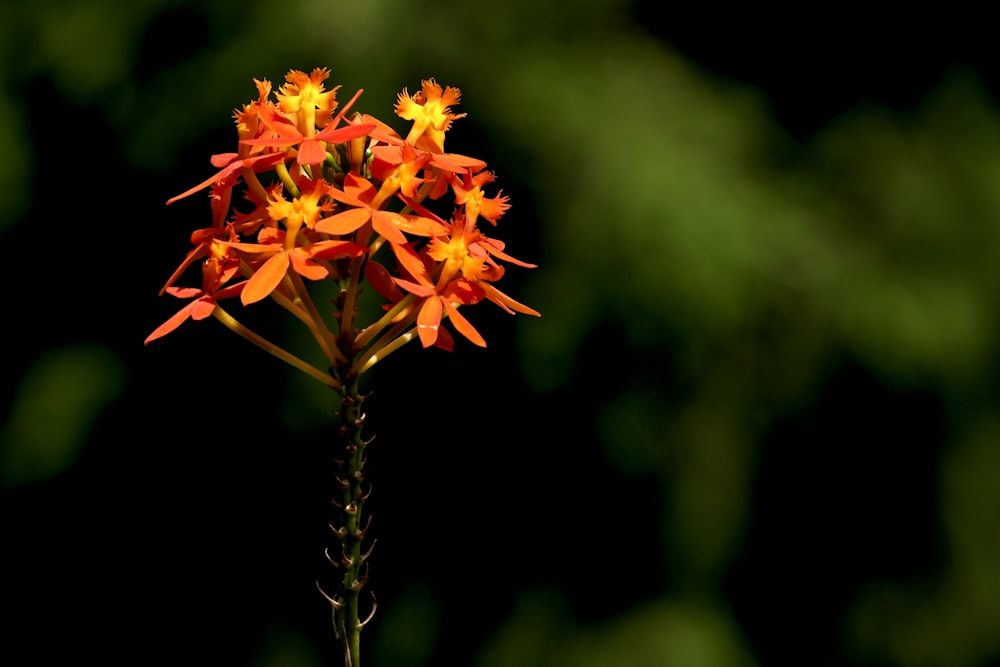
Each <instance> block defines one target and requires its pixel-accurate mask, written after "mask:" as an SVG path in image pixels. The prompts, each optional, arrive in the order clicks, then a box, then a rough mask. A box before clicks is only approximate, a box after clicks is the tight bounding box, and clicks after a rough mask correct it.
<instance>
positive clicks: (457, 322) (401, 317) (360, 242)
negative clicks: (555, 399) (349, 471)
mask: <svg viewBox="0 0 1000 667" xmlns="http://www.w3.org/2000/svg"><path fill="white" fill-rule="evenodd" d="M328 77H329V71H328V70H326V69H319V68H317V69H315V70H313V71H312V73H311V74H308V75H307V74H306V73H304V72H300V71H295V70H293V71H291V72H289V73H288V74H287V75H286V76H285V84H284V85H282V86H280V87H279V88H278V90H277V91H274V92H273V99H272V86H271V83H270V82H268V81H267V80H263V81H257V80H255V83H256V85H257V99H255V100H254V101H252V102H250V103H249V104H246V105H244V106H243V107H242V108H240V109H237V110H236V111H235V112H234V118H235V121H236V129H237V133H238V136H239V144H238V148H237V152H235V153H220V154H217V155H213V156H212V158H211V161H212V164H213V165H214V166H215V167H216V168H217V169H218V171H217V172H216V173H215V174H214V175H213V176H211V177H210V178H208V179H207V180H205V181H204V182H202V183H200V184H199V185H196V186H195V187H193V188H191V189H190V190H188V191H186V192H184V193H182V194H180V195H177V196H176V197H173V198H172V199H170V200H169V201H168V202H167V204H170V203H172V202H175V201H177V200H179V199H182V198H184V197H187V196H189V195H191V194H194V193H196V192H199V191H202V190H206V189H207V190H208V191H209V200H210V204H211V212H212V224H211V226H210V227H205V228H202V229H198V230H195V231H194V232H193V233H192V235H191V243H192V245H193V247H192V249H191V250H190V252H188V254H187V257H186V258H185V259H184V261H183V262H182V263H181V265H180V266H179V267H178V268H177V270H176V271H174V273H173V275H171V277H170V278H169V280H167V283H166V285H164V287H163V290H161V294H162V293H163V292H167V293H169V294H171V295H172V296H175V297H179V298H181V299H186V300H188V301H187V304H186V305H185V306H184V307H183V308H182V309H181V310H180V311H179V312H177V313H176V314H175V315H174V316H172V317H171V318H169V319H168V320H167V321H166V322H164V323H163V324H162V325H160V326H159V327H158V328H157V329H156V330H155V331H153V332H152V333H151V334H150V335H149V337H148V338H147V339H146V342H147V343H148V342H150V341H152V340H155V339H157V338H160V337H162V336H164V335H166V334H168V333H170V332H171V331H173V330H174V329H176V328H177V327H178V326H180V325H181V324H182V323H184V322H185V321H187V320H188V319H194V320H201V319H205V318H207V317H209V316H210V315H211V316H214V317H216V318H217V319H218V320H220V321H222V322H223V323H224V324H226V326H228V327H230V328H231V329H233V330H234V331H236V332H237V333H239V334H240V335H242V336H244V337H245V338H247V339H248V340H250V341H251V342H253V343H255V344H257V345H259V346H261V347H262V348H264V349H266V350H268V351H269V352H271V353H272V354H275V355H276V356H278V357H280V358H282V359H284V360H285V361H288V362H289V363H291V364H293V365H295V366H297V367H299V368H301V369H302V370H304V371H305V372H307V373H309V374H310V375H313V376H314V377H316V378H317V379H319V380H321V381H323V382H325V383H326V384H329V385H330V386H333V387H338V386H340V382H341V380H343V379H344V378H345V377H347V376H348V375H353V376H355V377H356V376H357V375H359V374H360V373H362V372H364V371H365V370H367V369H368V368H370V367H371V366H372V365H373V364H374V363H376V362H377V361H378V360H380V359H382V358H384V357H385V356H386V355H387V354H389V353H390V352H392V351H393V350H395V349H398V348H399V347H400V346H402V345H403V344H404V343H406V342H408V341H410V340H413V339H415V338H418V339H419V340H420V341H421V343H422V344H423V346H424V347H429V346H432V345H433V346H437V347H441V348H444V349H449V350H450V349H451V348H452V347H453V344H454V343H453V338H452V336H451V334H450V333H449V331H448V329H446V328H445V327H444V326H443V324H444V321H445V320H448V321H450V322H451V325H452V326H453V327H454V329H455V330H456V331H458V333H460V334H461V335H462V336H464V337H465V338H467V339H468V340H470V341H472V342H473V343H475V344H476V345H480V346H485V345H486V342H485V340H484V339H483V337H482V335H480V333H479V332H478V331H477V330H476V328H475V327H474V326H473V325H472V324H471V323H470V322H469V321H468V320H467V319H466V317H465V316H464V315H463V314H462V313H461V312H460V309H461V308H462V307H463V306H468V305H472V304H476V303H479V302H480V301H483V300H489V301H492V302H494V303H495V304H497V305H498V306H500V307H501V308H503V309H504V310H506V311H508V312H510V313H514V312H520V313H526V314H530V315H538V312H537V311H535V310H533V309H531V308H529V307H528V306H525V305H523V304H521V303H519V302H517V301H515V300H514V299H512V298H511V297H509V296H508V295H506V294H504V293H503V292H501V291H500V290H499V289H497V287H496V286H495V283H496V282H497V281H498V280H499V279H500V278H501V277H502V276H503V274H504V267H503V266H502V265H501V264H500V263H499V262H500V261H502V262H507V263H511V264H516V265H519V266H523V267H529V268H531V267H533V266H534V265H533V264H528V263H525V262H522V261H519V260H517V259H514V258H513V257H511V256H510V255H508V254H506V252H505V251H504V244H503V243H502V242H501V241H498V240H496V239H493V238H490V237H488V236H486V235H485V234H484V233H483V231H482V230H481V227H482V225H483V221H484V220H485V221H486V222H487V223H489V225H491V226H496V224H497V220H498V219H499V218H500V217H501V216H502V215H503V214H504V212H505V211H506V210H507V209H508V199H507V197H505V196H503V195H502V193H501V192H500V191H498V192H497V193H496V194H495V195H493V196H488V194H487V190H488V189H489V185H490V184H491V183H492V182H493V180H494V178H495V177H494V175H493V173H491V172H489V171H486V170H485V167H486V163H485V162H483V161H482V160H478V159H475V158H471V157H467V156H464V155H458V154H455V153H446V152H445V150H444V140H445V133H446V132H447V131H448V129H449V128H450V126H451V124H452V121H454V120H455V119H458V118H462V117H463V116H465V114H456V113H453V112H452V107H454V106H455V105H456V104H457V103H458V102H459V98H460V93H459V91H458V89H456V88H451V87H447V88H444V89H442V87H441V86H440V85H438V84H437V83H436V82H435V81H434V80H433V79H431V80H427V81H423V82H422V85H421V90H420V91H419V92H417V93H415V94H414V95H412V96H411V95H410V94H409V93H408V92H407V91H406V89H404V90H403V92H402V93H400V95H399V97H398V100H397V103H396V105H395V112H396V115H398V116H399V117H400V118H402V119H404V120H407V121H411V122H412V126H411V127H410V130H409V132H408V133H407V134H406V136H405V137H402V136H401V135H400V134H398V133H397V132H396V131H395V130H393V129H392V128H391V127H390V126H389V125H387V124H386V123H383V122H382V121H380V120H378V119H377V118H375V117H373V116H370V115H367V114H362V113H358V112H354V113H352V114H351V115H350V116H348V112H350V111H351V110H352V107H353V106H354V104H355V102H356V101H357V100H358V98H359V96H360V95H361V91H360V90H359V91H358V92H357V93H356V94H355V95H354V96H353V97H352V98H351V99H350V100H349V101H348V102H347V103H346V104H344V105H343V106H342V107H340V108H339V110H338V103H337V100H336V95H337V91H338V90H339V86H337V87H334V88H333V89H331V90H327V89H326V88H325V86H324V82H325V81H326V79H327V78H328ZM335 112H336V113H335ZM449 202H450V203H449ZM435 210H437V211H439V212H442V213H443V214H444V215H446V216H450V217H447V218H445V217H440V216H439V215H438V214H437V213H435V212H434V211H435ZM445 211H446V212H445ZM195 263H200V265H201V287H200V288H195V287H178V286H175V282H177V281H178V280H179V279H180V278H181V277H182V276H183V275H184V274H185V272H186V271H187V269H188V268H189V267H191V266H193V265H194V264H195ZM324 280H333V281H335V282H336V284H337V290H336V294H337V297H336V299H335V300H334V302H333V305H334V307H333V311H332V313H328V314H326V315H324V314H323V313H322V312H321V311H320V309H319V308H317V306H316V304H315V303H314V302H313V300H312V298H311V296H310V292H309V288H308V287H307V286H308V285H309V283H310V282H315V281H324ZM363 282H367V283H368V284H369V285H370V286H371V288H372V289H373V290H375V291H376V292H377V293H378V294H379V295H381V297H383V298H384V300H385V303H384V305H383V311H384V312H383V314H382V316H381V317H380V318H379V319H377V320H376V321H374V322H372V323H370V324H367V325H366V326H359V325H358V324H357V323H356V322H355V316H356V314H357V312H358V308H357V299H358V295H359V293H360V289H361V284H362V283H363ZM236 297H239V300H240V302H241V303H242V304H243V305H244V306H247V305H250V304H253V303H257V302H259V301H262V300H265V299H270V300H272V301H274V302H276V303H277V304H278V305H280V306H281V307H283V308H284V309H285V310H287V311H288V312H290V313H291V314H292V315H294V316H295V317H296V318H297V319H299V320H301V321H302V322H303V323H304V324H305V325H306V326H307V327H309V329H310V331H311V333H312V335H313V337H314V339H315V340H316V342H317V344H318V345H319V347H320V348H321V349H322V351H323V353H324V354H325V355H326V357H327V359H328V361H329V367H330V369H333V370H332V371H331V373H332V374H331V373H328V372H325V371H322V370H320V369H317V368H315V367H314V366H311V365H310V364H307V363H306V362H304V361H302V360H301V359H299V358H298V357H295V356H294V355H291V354H290V353H288V352H286V351H285V350H283V349H281V348H280V347H278V346H276V345H274V344H272V343H270V342H269V341H267V340H266V339H264V338H263V337H261V336H259V335H258V334H256V333H254V332H252V331H251V330H249V329H248V328H247V327H245V326H244V325H242V324H241V323H240V322H238V321H237V320H236V319H235V318H234V317H233V316H232V315H231V314H230V313H229V312H228V311H226V310H225V309H224V308H223V306H222V305H221V304H222V302H223V301H225V300H227V299H235V298H236ZM327 318H330V319H331V320H332V326H331V324H330V323H328V322H327Z"/></svg>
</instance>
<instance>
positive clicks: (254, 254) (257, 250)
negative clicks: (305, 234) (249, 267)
mask: <svg viewBox="0 0 1000 667" xmlns="http://www.w3.org/2000/svg"><path fill="white" fill-rule="evenodd" d="M289 238H290V236H288V235H287V234H286V233H285V231H284V230H281V229H275V228H273V227H265V228H263V229H261V230H260V233H259V234H258V236H257V240H258V243H232V242H230V243H227V244H226V245H228V246H229V247H231V248H233V249H234V250H237V251H239V252H240V253H244V254H246V255H249V256H250V257H251V260H250V261H251V263H252V264H257V265H258V266H257V269H256V270H255V271H254V274H253V275H252V276H251V277H250V279H249V280H248V281H247V286H246V289H244V290H243V292H242V293H241V294H240V301H242V302H243V305H244V306H248V305H250V304H251V303H256V302H257V301H260V300H261V299H263V298H265V297H266V296H268V295H269V294H270V293H271V292H273V291H274V290H275V289H277V287H278V285H279V284H281V281H282V279H283V278H284V277H285V275H286V274H287V273H288V267H289V266H291V267H292V270H293V271H295V273H297V274H299V275H300V276H302V277H304V278H308V279H309V280H322V279H323V278H326V277H327V276H328V275H330V271H329V269H327V268H326V267H325V266H323V265H322V264H320V263H319V262H318V261H317V260H321V259H333V258H335V257H342V256H348V257H359V256H361V255H363V254H365V252H367V250H368V249H367V248H365V247H364V246H361V245H358V244H357V243H351V242H350V241H320V242H318V243H310V244H308V245H305V246H293V245H291V243H290V242H289V241H288V239H289ZM264 257H266V258H267V259H264V260H263V261H261V260H262V259H263V258H264Z"/></svg>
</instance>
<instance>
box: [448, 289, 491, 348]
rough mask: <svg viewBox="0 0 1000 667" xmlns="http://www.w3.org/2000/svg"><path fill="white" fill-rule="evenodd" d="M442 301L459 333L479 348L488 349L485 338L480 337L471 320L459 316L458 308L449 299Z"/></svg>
mask: <svg viewBox="0 0 1000 667" xmlns="http://www.w3.org/2000/svg"><path fill="white" fill-rule="evenodd" d="M440 301H443V302H444V307H445V310H447V311H448V319H450V320H451V323H452V324H454V325H455V329H456V330H458V333H460V334H462V335H463V336H465V337H466V338H468V339H469V340H471V341H472V342H473V343H475V344H476V345H478V346H479V347H486V341H485V340H483V337H482V336H480V335H479V332H478V331H476V328H475V327H474V326H472V324H471V323H470V322H469V320H467V319H465V318H464V317H462V315H460V314H459V312H458V308H456V307H455V306H453V305H451V303H450V302H449V301H448V300H447V299H440Z"/></svg>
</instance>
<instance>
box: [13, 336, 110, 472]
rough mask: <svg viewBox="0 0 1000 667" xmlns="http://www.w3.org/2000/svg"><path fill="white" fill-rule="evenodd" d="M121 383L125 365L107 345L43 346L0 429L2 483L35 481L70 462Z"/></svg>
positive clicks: (22, 381)
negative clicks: (48, 348)
mask: <svg viewBox="0 0 1000 667" xmlns="http://www.w3.org/2000/svg"><path fill="white" fill-rule="evenodd" d="M124 383H125V369H124V368H123V367H122V363H121V361H120V360H119V359H118V357H117V356H116V355H115V354H114V353H113V352H111V351H110V350H108V349H107V348H104V347H101V346H98V345H93V344H80V345H74V346H70V347H64V348H56V349H52V350H49V351H48V352H46V353H45V354H44V355H43V356H42V357H41V358H40V359H39V360H38V361H36V362H35V364H34V365H33V366H32V367H31V368H29V370H28V372H27V373H26V374H25V376H24V378H22V380H21V383H20V387H19V389H18V392H17V395H16V397H15V399H14V403H13V405H11V408H10V412H9V415H8V418H7V421H6V422H5V423H4V424H3V427H2V430H0V479H2V480H3V482H4V484H6V485H7V486H20V485H22V484H29V483H32V482H37V481H39V480H42V479H45V478H47V477H51V476H53V475H56V474H58V473H60V472H62V471H63V470H65V469H67V468H68V467H69V466H70V465H72V463H73V462H74V461H75V460H76V458H77V457H78V456H79V454H80V452H81V450H82V449H83V446H84V444H85V443H86V440H87V435H88V432H89V431H90V429H91V427H92V426H93V424H94V422H95V421H96V420H97V419H98V417H100V415H101V411H102V410H103V409H104V408H105V407H106V406H107V405H108V404H110V403H111V402H112V401H114V400H115V399H116V398H117V397H118V396H119V395H120V394H121V392H122V389H123V388H124Z"/></svg>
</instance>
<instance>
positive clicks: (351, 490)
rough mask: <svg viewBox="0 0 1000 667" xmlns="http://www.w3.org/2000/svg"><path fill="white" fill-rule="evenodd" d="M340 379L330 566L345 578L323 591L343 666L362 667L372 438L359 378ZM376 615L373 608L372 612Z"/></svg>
mask: <svg viewBox="0 0 1000 667" xmlns="http://www.w3.org/2000/svg"><path fill="white" fill-rule="evenodd" d="M341 370H342V371H344V372H345V375H346V373H348V372H349V371H346V367H345V368H342V369H341ZM341 379H342V380H343V382H342V384H341V388H340V389H339V390H338V394H339V395H340V427H339V430H338V441H337V452H336V454H335V456H334V458H335V459H336V461H337V468H338V470H337V483H338V485H339V487H340V493H339V496H337V497H335V498H334V504H335V505H336V506H337V508H338V521H337V523H336V524H335V525H334V524H331V527H332V528H333V532H334V535H336V536H337V540H338V542H339V551H340V554H339V559H338V558H336V555H335V554H331V553H329V552H328V553H327V557H328V558H329V560H330V562H331V563H333V564H335V565H336V566H337V567H338V569H339V570H340V573H341V577H340V579H339V581H338V582H337V584H336V592H335V593H334V594H333V595H332V596H331V595H327V594H326V593H325V592H323V591H322V588H321V589H320V591H321V592H323V595H324V597H326V599H327V600H328V601H329V602H330V604H331V605H333V624H334V630H335V631H336V634H337V637H338V639H340V641H341V642H342V645H343V649H344V664H345V665H346V667H361V630H362V629H363V628H364V626H365V623H367V622H368V619H366V620H361V616H360V613H359V611H360V593H361V589H362V588H364V586H365V583H366V582H367V581H368V566H367V563H366V561H367V559H368V555H369V553H370V552H371V549H370V548H369V549H368V553H365V552H363V551H362V542H363V541H364V538H365V534H366V533H367V531H368V526H367V525H366V524H365V522H364V521H363V519H362V517H363V513H362V510H363V508H364V503H365V500H367V499H368V494H369V493H370V491H371V488H370V487H369V486H366V485H364V480H365V474H364V466H365V456H364V452H365V448H366V447H367V446H368V443H369V442H371V440H370V439H369V440H368V441H365V440H364V438H363V437H362V435H361V430H362V428H363V427H364V423H365V413H364V411H363V410H362V405H363V403H364V400H365V397H364V396H362V395H361V394H359V393H358V380H357V376H351V377H350V379H348V377H346V376H341ZM373 600H374V596H373ZM374 611H375V609H374V606H373V608H372V613H374ZM369 618H370V615H369Z"/></svg>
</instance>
